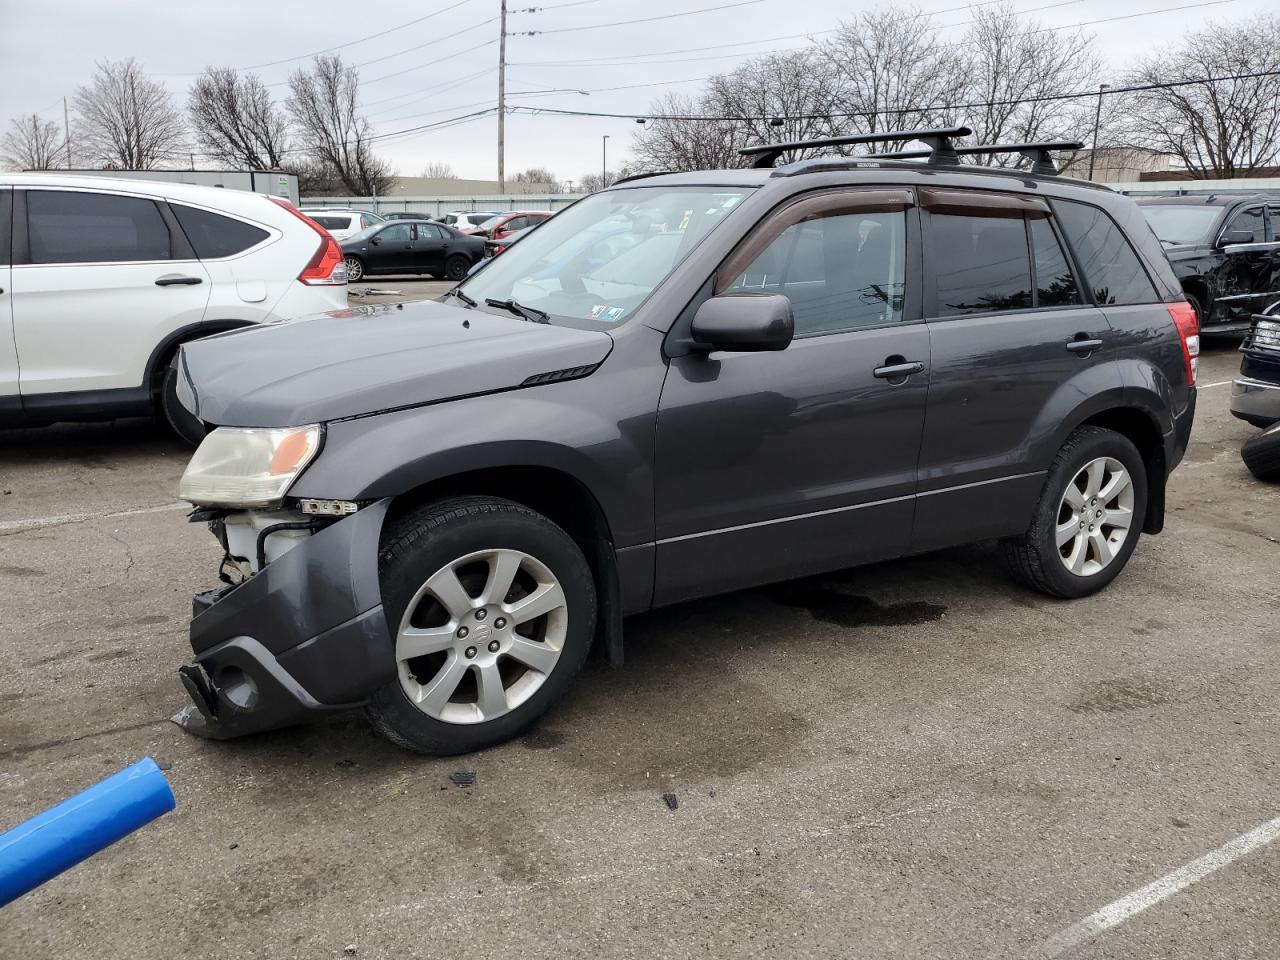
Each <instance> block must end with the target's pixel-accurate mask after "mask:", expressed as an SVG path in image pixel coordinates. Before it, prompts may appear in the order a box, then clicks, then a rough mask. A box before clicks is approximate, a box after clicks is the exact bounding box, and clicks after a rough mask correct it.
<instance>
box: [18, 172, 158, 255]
mask: <svg viewBox="0 0 1280 960" xmlns="http://www.w3.org/2000/svg"><path fill="white" fill-rule="evenodd" d="M27 234H28V237H29V238H30V243H31V262H32V263H127V262H135V261H143V260H168V259H169V228H168V227H166V226H165V222H164V219H163V218H162V217H161V216H160V211H159V210H158V209H157V208H156V205H155V204H154V203H153V202H152V201H150V200H145V199H141V198H139V197H122V196H116V195H114V194H109V193H75V192H71V191H66V192H64V191H52V190H51V191H43V190H29V191H27Z"/></svg>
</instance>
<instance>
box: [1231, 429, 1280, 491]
mask: <svg viewBox="0 0 1280 960" xmlns="http://www.w3.org/2000/svg"><path fill="white" fill-rule="evenodd" d="M1240 459H1241V460H1243V461H1244V465H1245V466H1246V467H1248V468H1249V472H1250V473H1252V474H1253V475H1254V476H1255V477H1257V478H1258V479H1259V480H1263V481H1265V482H1267V483H1280V424H1277V425H1275V426H1273V427H1271V428H1270V429H1268V430H1267V431H1266V432H1264V433H1260V434H1258V435H1257V436H1256V437H1250V438H1249V439H1248V440H1246V441H1245V442H1244V446H1242V447H1241V448H1240Z"/></svg>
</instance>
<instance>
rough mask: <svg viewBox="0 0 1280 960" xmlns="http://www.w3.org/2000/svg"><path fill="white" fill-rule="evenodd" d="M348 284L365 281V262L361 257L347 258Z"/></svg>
mask: <svg viewBox="0 0 1280 960" xmlns="http://www.w3.org/2000/svg"><path fill="white" fill-rule="evenodd" d="M346 264H347V282H348V283H359V282H360V281H361V280H363V279H364V261H363V260H361V259H360V258H359V257H347V258H346Z"/></svg>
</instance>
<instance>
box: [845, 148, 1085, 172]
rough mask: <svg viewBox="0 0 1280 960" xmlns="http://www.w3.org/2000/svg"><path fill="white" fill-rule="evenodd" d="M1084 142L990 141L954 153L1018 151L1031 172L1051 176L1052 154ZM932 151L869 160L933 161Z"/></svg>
mask: <svg viewBox="0 0 1280 960" xmlns="http://www.w3.org/2000/svg"><path fill="white" fill-rule="evenodd" d="M1082 149H1084V144H1083V143H1080V142H1079V141H1075V140H1054V141H1047V142H1044V143H991V144H979V145H977V146H972V147H956V148H955V153H957V154H959V155H964V156H971V155H973V154H976V153H1020V154H1022V155H1023V156H1024V157H1026V158H1027V159H1028V160H1030V161H1031V172H1032V173H1035V174H1039V175H1040V176H1046V177H1052V176H1055V175H1056V174H1057V173H1058V167H1057V165H1056V164H1055V163H1054V162H1053V156H1052V154H1053V153H1054V152H1055V151H1058V150H1082ZM934 155H935V152H934V151H930V150H894V151H893V152H891V153H873V154H870V155H869V156H868V158H867V159H869V160H918V159H921V158H923V157H929V158H930V162H931V163H932V162H934V161H933V159H932V158H933V156H934Z"/></svg>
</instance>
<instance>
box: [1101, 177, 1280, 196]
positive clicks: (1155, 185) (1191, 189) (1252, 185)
mask: <svg viewBox="0 0 1280 960" xmlns="http://www.w3.org/2000/svg"><path fill="white" fill-rule="evenodd" d="M1107 186H1108V187H1110V188H1111V189H1112V190H1115V191H1116V192H1117V193H1124V194H1128V195H1130V196H1134V197H1140V196H1142V197H1149V196H1158V197H1183V196H1194V195H1195V194H1201V193H1219V194H1241V195H1245V196H1247V195H1251V194H1255V193H1280V177H1239V178H1237V179H1235V180H1143V181H1142V182H1140V183H1134V182H1130V183H1108V184H1107Z"/></svg>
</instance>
